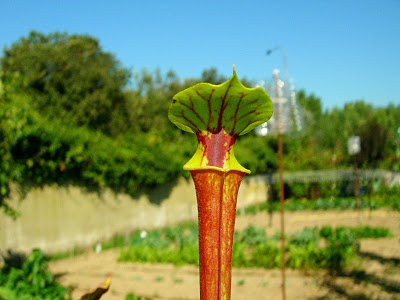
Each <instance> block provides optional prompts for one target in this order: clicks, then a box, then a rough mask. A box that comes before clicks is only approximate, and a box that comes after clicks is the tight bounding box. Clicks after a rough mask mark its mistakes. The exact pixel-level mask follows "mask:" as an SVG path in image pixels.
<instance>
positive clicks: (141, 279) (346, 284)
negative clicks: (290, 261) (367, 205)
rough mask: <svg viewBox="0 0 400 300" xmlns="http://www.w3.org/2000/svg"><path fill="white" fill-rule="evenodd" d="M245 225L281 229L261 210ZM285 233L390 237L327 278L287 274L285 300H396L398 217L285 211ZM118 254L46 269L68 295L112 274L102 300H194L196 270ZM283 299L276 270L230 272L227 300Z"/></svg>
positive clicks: (365, 246)
mask: <svg viewBox="0 0 400 300" xmlns="http://www.w3.org/2000/svg"><path fill="white" fill-rule="evenodd" d="M249 224H252V225H254V226H256V227H265V228H266V230H267V234H273V233H275V232H276V231H277V230H279V227H280V218H279V215H278V214H274V216H273V218H272V224H271V226H270V219H269V215H268V214H267V213H265V212H260V213H258V214H256V215H252V216H238V218H237V221H236V228H237V229H238V230H241V229H244V228H245V227H247V226H248V225H249ZM285 225H286V226H285V227H286V231H287V232H288V233H290V232H295V231H300V230H302V229H303V228H305V227H314V226H323V225H330V226H342V225H344V226H359V225H369V226H383V227H387V228H389V229H390V230H391V231H392V233H393V234H394V237H391V238H384V239H374V240H362V241H361V245H360V253H361V258H360V259H357V260H356V261H355V262H354V266H352V267H351V268H350V269H349V271H348V272H346V273H345V274H344V275H341V276H332V275H329V274H328V273H327V272H325V271H308V272H306V271H296V270H286V279H287V280H286V294H287V297H286V299H296V300H301V299H321V300H322V299H379V300H380V299H383V300H385V299H400V214H399V213H396V212H390V211H386V210H377V211H371V212H369V211H363V212H357V211H325V212H315V211H312V212H311V211H302V212H287V213H286V215H285ZM118 252H119V250H109V251H104V252H101V253H94V252H88V253H86V254H83V255H80V256H77V257H73V258H69V259H64V260H60V261H55V262H52V263H51V265H50V267H51V270H52V271H53V272H55V273H56V274H58V275H59V276H60V281H61V282H62V283H63V284H64V285H69V286H73V287H74V292H73V297H74V299H78V298H79V297H80V296H81V295H82V294H84V293H86V292H88V291H89V290H92V289H93V288H95V287H96V286H97V285H98V284H99V283H100V282H102V280H103V279H104V277H105V276H106V275H107V274H111V275H112V283H111V289H110V291H109V292H108V293H107V294H106V295H105V296H103V298H102V299H104V300H124V299H125V296H126V295H127V294H128V293H133V294H135V295H138V296H141V297H144V298H146V299H152V300H161V299H163V300H166V299H170V300H172V299H174V300H178V299H181V300H192V299H193V300H194V299H199V284H198V279H199V278H198V270H197V267H195V266H181V267H177V266H172V265H168V264H138V263H119V262H117V257H118ZM247 299H252V300H258V299H260V300H261V299H282V294H281V271H280V270H279V269H274V270H264V269H234V270H233V276H232V300H247Z"/></svg>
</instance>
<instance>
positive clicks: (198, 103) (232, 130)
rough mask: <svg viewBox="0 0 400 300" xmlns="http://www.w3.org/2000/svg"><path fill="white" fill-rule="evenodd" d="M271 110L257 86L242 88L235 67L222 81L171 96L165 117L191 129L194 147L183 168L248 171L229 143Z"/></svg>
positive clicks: (269, 100) (177, 124)
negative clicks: (195, 139) (192, 154)
mask: <svg viewBox="0 0 400 300" xmlns="http://www.w3.org/2000/svg"><path fill="white" fill-rule="evenodd" d="M272 112H273V105H272V102H271V99H270V97H269V96H268V94H267V93H266V92H265V91H264V89H263V88H261V87H256V88H246V87H245V86H243V84H242V83H241V82H240V80H239V78H238V76H237V74H236V70H235V68H233V76H232V77H231V78H230V79H229V80H227V81H226V82H224V83H222V84H219V85H214V84H210V83H199V84H196V85H194V86H192V87H190V88H187V89H185V90H183V91H181V92H179V93H178V94H176V95H175V96H174V97H173V103H172V104H171V106H170V109H169V112H168V117H169V119H170V120H171V122H172V123H174V124H175V125H176V126H177V127H179V128H180V129H182V130H184V131H187V132H190V133H195V134H196V135H197V139H198V148H197V151H196V153H195V155H194V156H193V157H192V159H191V160H189V162H187V164H186V165H185V166H184V169H186V170H189V171H190V170H195V169H203V168H216V169H221V170H224V171H228V170H237V171H242V172H245V173H250V171H249V170H247V169H245V168H244V167H242V166H241V165H240V164H239V163H238V162H237V160H236V158H235V155H234V153H233V148H232V146H233V144H234V143H235V141H236V139H237V137H238V136H239V135H243V134H245V133H247V132H249V131H250V130H252V129H253V128H255V127H256V126H258V125H260V124H262V123H264V122H266V121H267V120H268V119H269V118H270V117H271V116H272Z"/></svg>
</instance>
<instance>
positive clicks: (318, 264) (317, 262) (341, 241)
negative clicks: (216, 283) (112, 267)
mask: <svg viewBox="0 0 400 300" xmlns="http://www.w3.org/2000/svg"><path fill="white" fill-rule="evenodd" d="M389 236H391V232H390V231H389V230H388V229H386V228H381V227H368V226H362V227H354V228H348V227H338V228H332V227H328V226H326V227H323V228H321V229H319V228H305V229H304V230H303V231H300V232H297V233H295V234H293V235H291V236H289V237H288V238H287V241H288V242H287V254H286V256H287V266H288V267H289V268H293V269H319V268H325V269H328V270H329V271H330V272H332V273H338V272H342V271H343V270H344V269H345V268H346V267H347V266H348V264H349V263H350V261H351V259H352V258H353V257H354V256H355V255H356V253H357V249H358V240H359V239H361V238H382V237H389ZM279 241H280V237H279V234H276V235H274V236H271V237H268V236H267V234H266V231H265V229H263V228H256V227H254V226H251V225H250V226H248V227H247V228H246V229H245V230H243V231H240V232H235V235H234V244H233V253H232V265H233V266H234V267H238V268H246V267H259V268H266V269H270V268H279V267H280V264H281V250H280V246H279ZM125 245H126V244H125ZM118 259H119V261H131V262H149V263H173V264H175V265H182V264H195V265H197V264H198V248H197V226H196V225H194V224H183V225H179V226H175V227H170V228H165V229H157V230H153V231H150V232H146V234H145V235H144V234H143V232H139V231H138V232H135V233H134V234H133V235H132V237H131V239H130V242H129V246H128V247H124V248H123V249H122V250H121V252H120V255H119V258H118Z"/></svg>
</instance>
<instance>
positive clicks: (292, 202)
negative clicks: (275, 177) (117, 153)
mask: <svg viewBox="0 0 400 300" xmlns="http://www.w3.org/2000/svg"><path fill="white" fill-rule="evenodd" d="M390 190H393V194H390V193H387V192H381V193H380V194H376V195H373V196H371V198H369V197H364V198H363V199H361V207H360V209H378V208H385V207H388V208H391V209H394V210H399V188H397V187H395V186H394V187H392V188H391V189H390ZM396 191H397V192H396ZM279 205H280V204H279V202H276V201H274V202H272V203H270V202H264V203H261V204H257V205H252V206H248V207H246V208H245V210H244V213H245V214H249V215H254V214H256V213H258V212H260V211H271V210H272V211H279V209H280V208H279ZM284 205H285V210H286V211H302V210H353V209H355V208H356V207H357V203H356V200H355V199H354V198H348V197H345V198H341V197H337V198H335V197H329V198H318V199H317V200H308V199H287V200H285V204H284ZM237 213H238V214H240V213H241V212H240V211H238V212H237Z"/></svg>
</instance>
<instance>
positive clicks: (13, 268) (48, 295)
mask: <svg viewBox="0 0 400 300" xmlns="http://www.w3.org/2000/svg"><path fill="white" fill-rule="evenodd" d="M5 261H6V265H5V266H4V267H3V269H2V271H1V273H0V286H1V294H2V297H3V298H4V299H10V300H12V299H33V300H54V299H60V300H61V299H70V292H71V291H70V289H68V288H65V287H63V286H62V285H61V284H59V283H58V282H57V281H56V279H55V278H54V275H53V274H52V273H51V272H50V271H49V270H48V259H47V258H46V257H45V255H44V254H43V253H42V252H41V251H40V250H33V251H32V253H31V254H30V255H29V256H28V257H27V258H26V260H25V261H24V262H23V263H22V264H19V265H18V264H17V265H13V263H12V262H13V260H12V259H11V258H6V260H5ZM5 295H7V296H5Z"/></svg>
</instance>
